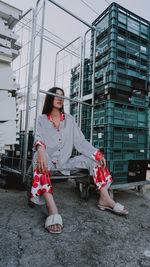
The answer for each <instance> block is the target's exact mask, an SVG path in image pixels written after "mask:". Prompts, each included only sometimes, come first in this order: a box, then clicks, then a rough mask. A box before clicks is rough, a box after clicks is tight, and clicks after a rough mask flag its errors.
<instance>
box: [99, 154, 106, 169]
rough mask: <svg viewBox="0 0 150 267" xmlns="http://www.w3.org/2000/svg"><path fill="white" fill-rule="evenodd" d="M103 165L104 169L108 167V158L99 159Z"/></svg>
mask: <svg viewBox="0 0 150 267" xmlns="http://www.w3.org/2000/svg"><path fill="white" fill-rule="evenodd" d="M99 162H100V164H101V166H102V168H103V169H105V168H106V159H105V158H104V157H102V158H101V159H100V160H99Z"/></svg>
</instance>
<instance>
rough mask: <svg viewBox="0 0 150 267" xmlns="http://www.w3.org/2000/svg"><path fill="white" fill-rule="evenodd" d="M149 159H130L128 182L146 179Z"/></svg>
mask: <svg viewBox="0 0 150 267" xmlns="http://www.w3.org/2000/svg"><path fill="white" fill-rule="evenodd" d="M147 169H148V160H130V161H129V166H128V178H127V181H128V183H132V182H139V181H145V180H146V170H147Z"/></svg>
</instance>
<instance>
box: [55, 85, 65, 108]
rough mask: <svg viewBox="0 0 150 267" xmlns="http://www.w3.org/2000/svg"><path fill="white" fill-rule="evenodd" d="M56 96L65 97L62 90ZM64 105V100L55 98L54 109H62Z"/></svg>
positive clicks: (57, 91)
mask: <svg viewBox="0 0 150 267" xmlns="http://www.w3.org/2000/svg"><path fill="white" fill-rule="evenodd" d="M56 94H58V95H62V96H63V95H64V94H63V92H62V91H61V90H59V89H58V90H56ZM63 103H64V99H63V98H60V97H58V96H55V97H54V101H53V108H57V109H61V108H62V106H63Z"/></svg>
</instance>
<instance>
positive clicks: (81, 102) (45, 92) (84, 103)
mask: <svg viewBox="0 0 150 267" xmlns="http://www.w3.org/2000/svg"><path fill="white" fill-rule="evenodd" d="M40 92H41V93H43V94H47V95H53V96H57V97H59V98H63V99H66V100H69V101H72V102H75V103H80V104H83V105H86V106H90V107H92V105H91V104H88V103H86V102H83V101H81V100H77V99H71V98H69V97H67V96H63V95H58V94H55V93H51V92H48V91H44V90H40Z"/></svg>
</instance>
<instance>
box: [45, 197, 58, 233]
mask: <svg viewBox="0 0 150 267" xmlns="http://www.w3.org/2000/svg"><path fill="white" fill-rule="evenodd" d="M43 197H44V199H45V202H46V207H47V211H48V216H50V215H53V214H58V210H57V207H56V204H55V201H54V198H53V195H52V194H50V193H43ZM47 228H48V230H49V231H53V232H59V231H61V225H60V224H54V225H51V226H48V227H47Z"/></svg>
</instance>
